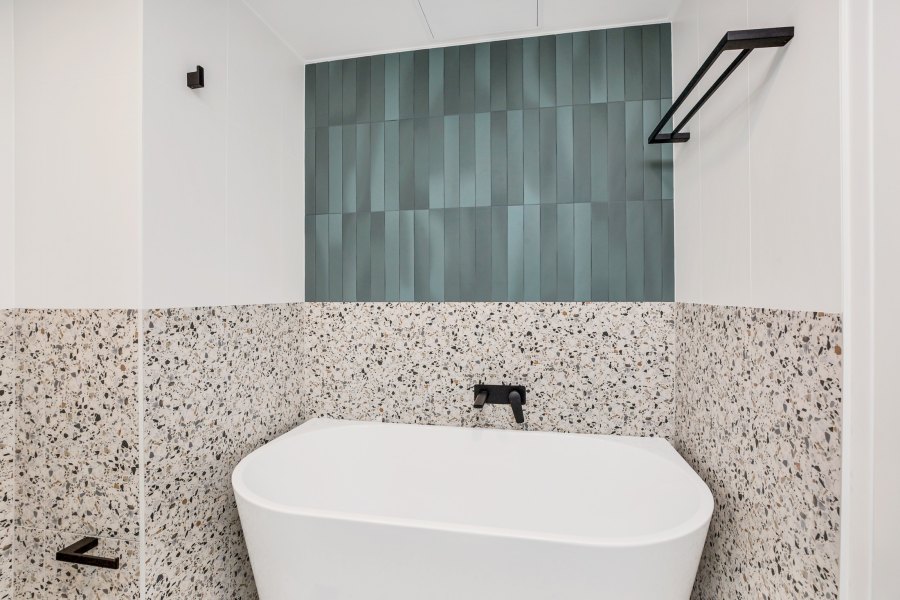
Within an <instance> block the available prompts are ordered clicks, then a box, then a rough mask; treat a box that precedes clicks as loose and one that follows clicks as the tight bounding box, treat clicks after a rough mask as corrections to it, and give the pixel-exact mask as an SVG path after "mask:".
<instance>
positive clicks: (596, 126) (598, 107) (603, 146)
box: [590, 104, 609, 202]
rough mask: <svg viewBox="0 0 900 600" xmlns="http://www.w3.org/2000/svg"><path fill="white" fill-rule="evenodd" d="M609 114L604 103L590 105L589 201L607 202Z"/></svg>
mask: <svg viewBox="0 0 900 600" xmlns="http://www.w3.org/2000/svg"><path fill="white" fill-rule="evenodd" d="M608 138H609V115H608V110H607V105H606V104H592V105H591V142H590V143H591V202H609V172H608V171H607V168H608V166H609V150H608V145H607V140H608Z"/></svg>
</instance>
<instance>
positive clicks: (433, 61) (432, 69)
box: [428, 48, 444, 117]
mask: <svg viewBox="0 0 900 600" xmlns="http://www.w3.org/2000/svg"><path fill="white" fill-rule="evenodd" d="M428 114H430V115H431V116H432V117H441V116H443V115H444V49H443V48H432V49H431V50H429V51H428Z"/></svg>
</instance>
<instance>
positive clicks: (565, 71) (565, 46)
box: [556, 33, 573, 106]
mask: <svg viewBox="0 0 900 600" xmlns="http://www.w3.org/2000/svg"><path fill="white" fill-rule="evenodd" d="M572 68H573V67H572V34H571V33H564V34H562V35H558V36H556V105H557V106H568V105H570V104H572Z"/></svg>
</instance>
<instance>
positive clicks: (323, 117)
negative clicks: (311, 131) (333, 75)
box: [315, 63, 331, 127]
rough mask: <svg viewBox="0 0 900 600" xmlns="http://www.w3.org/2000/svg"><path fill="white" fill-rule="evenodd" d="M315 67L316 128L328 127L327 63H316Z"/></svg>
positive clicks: (329, 104)
mask: <svg viewBox="0 0 900 600" xmlns="http://www.w3.org/2000/svg"><path fill="white" fill-rule="evenodd" d="M315 67H316V127H328V115H329V110H328V109H329V107H330V106H331V103H330V102H329V98H328V92H329V89H330V85H329V82H328V77H329V67H328V63H318V64H317V65H315Z"/></svg>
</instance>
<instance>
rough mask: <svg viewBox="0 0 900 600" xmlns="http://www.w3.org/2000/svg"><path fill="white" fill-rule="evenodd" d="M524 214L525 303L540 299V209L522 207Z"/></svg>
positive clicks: (533, 206)
mask: <svg viewBox="0 0 900 600" xmlns="http://www.w3.org/2000/svg"><path fill="white" fill-rule="evenodd" d="M523 210H524V213H525V233H524V236H523V244H524V254H523V263H524V267H523V268H524V273H525V274H524V276H523V278H524V285H525V292H524V293H525V298H524V299H525V301H526V302H537V301H538V300H540V299H541V207H540V206H536V205H531V206H525V207H523Z"/></svg>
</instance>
